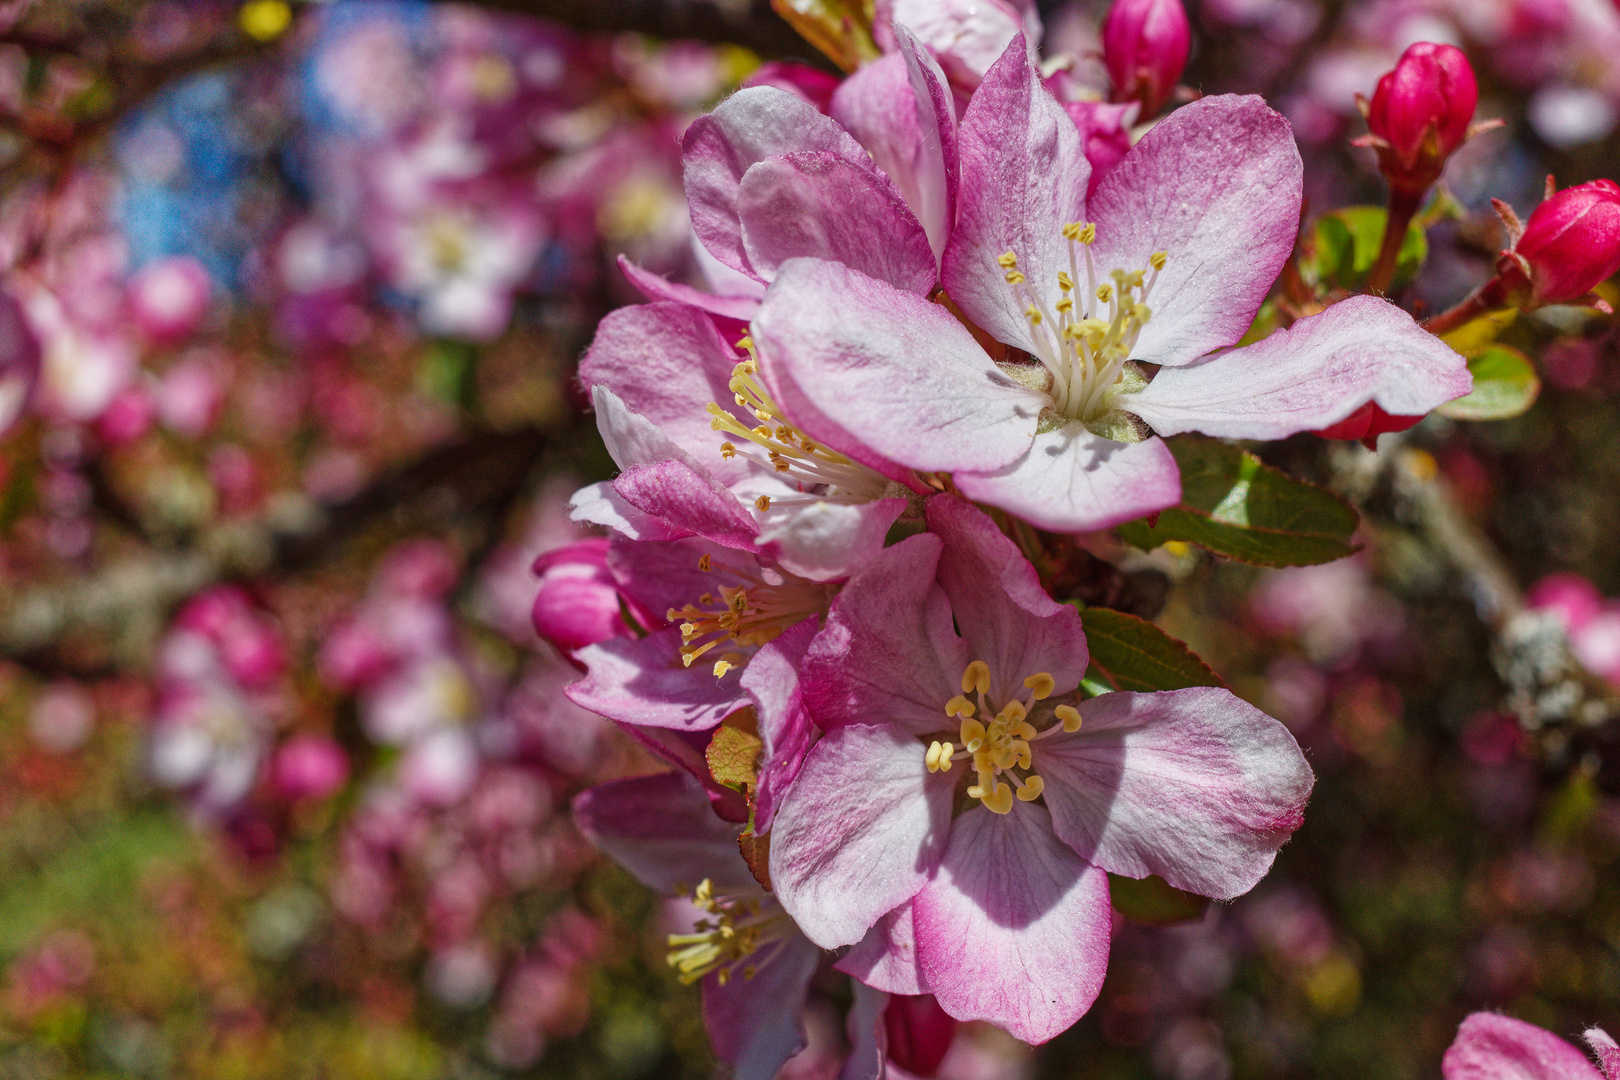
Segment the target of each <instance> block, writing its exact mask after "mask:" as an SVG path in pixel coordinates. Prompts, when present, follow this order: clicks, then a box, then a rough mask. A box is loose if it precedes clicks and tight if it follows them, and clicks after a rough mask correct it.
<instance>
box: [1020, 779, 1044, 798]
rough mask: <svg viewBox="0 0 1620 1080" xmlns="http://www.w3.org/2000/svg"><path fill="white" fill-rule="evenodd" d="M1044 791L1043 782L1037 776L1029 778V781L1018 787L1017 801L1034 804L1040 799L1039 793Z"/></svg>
mask: <svg viewBox="0 0 1620 1080" xmlns="http://www.w3.org/2000/svg"><path fill="white" fill-rule="evenodd" d="M1045 790H1046V781H1045V780H1042V779H1041V778H1040V777H1038V776H1030V778H1029V779H1027V780H1025V781H1024V782H1023V783H1022V784H1019V785H1018V799H1019V801H1020V802H1034V801H1035V800H1036V799H1038V798H1040V797H1041V792H1042V791H1045Z"/></svg>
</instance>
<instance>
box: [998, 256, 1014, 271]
mask: <svg viewBox="0 0 1620 1080" xmlns="http://www.w3.org/2000/svg"><path fill="white" fill-rule="evenodd" d="M996 262H997V263H999V264H1000V266H1001V268H1002V269H1003V270H1011V269H1012V268H1013V267H1015V266H1017V265H1018V256H1017V255H1014V254H1013V253H1012V252H1010V251H1007V252H1003V253H1002V254H1000V255H997V256H996Z"/></svg>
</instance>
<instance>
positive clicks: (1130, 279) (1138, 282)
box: [1125, 270, 1147, 289]
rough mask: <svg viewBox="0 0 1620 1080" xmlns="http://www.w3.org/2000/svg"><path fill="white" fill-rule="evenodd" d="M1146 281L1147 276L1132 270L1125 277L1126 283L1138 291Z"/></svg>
mask: <svg viewBox="0 0 1620 1080" xmlns="http://www.w3.org/2000/svg"><path fill="white" fill-rule="evenodd" d="M1146 279H1147V275H1146V274H1144V273H1142V271H1140V270H1132V271H1131V272H1130V273H1129V274H1126V275H1125V281H1126V283H1127V284H1128V285H1130V287H1131V288H1133V289H1140V288H1141V287H1142V283H1143V282H1144V281H1145V280H1146Z"/></svg>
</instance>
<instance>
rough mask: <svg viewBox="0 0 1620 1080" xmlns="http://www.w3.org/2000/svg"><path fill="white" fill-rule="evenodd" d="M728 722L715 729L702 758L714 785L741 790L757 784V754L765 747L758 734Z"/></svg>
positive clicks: (728, 718)
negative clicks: (707, 765) (705, 761)
mask: <svg viewBox="0 0 1620 1080" xmlns="http://www.w3.org/2000/svg"><path fill="white" fill-rule="evenodd" d="M726 719H727V721H728V723H724V724H721V725H720V726H719V727H717V728H715V729H714V736H713V737H712V738H711V739H710V740H709V749H708V751H707V752H706V753H705V755H704V757H705V758H706V759H707V761H708V763H709V775H710V776H713V777H714V779H715V782H716V783H719V784H724V785H725V786H726V787H729V788H736V789H737V790H738V791H743V790H745V789H747V788H751V787H753V786H755V785H756V784H757V783H758V782H759V752H760V750H762V749H763V748H764V746H765V744H764V742H762V741H761V740H760V737H759V736H758V735H755V734H754V733H753V732H751V731H744V730H743V729H742V728H739V727H733V726H732V725H731V724H730V723H729V720H730V719H731V718H730V717H727V718H726Z"/></svg>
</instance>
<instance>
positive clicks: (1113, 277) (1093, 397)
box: [996, 221, 1167, 421]
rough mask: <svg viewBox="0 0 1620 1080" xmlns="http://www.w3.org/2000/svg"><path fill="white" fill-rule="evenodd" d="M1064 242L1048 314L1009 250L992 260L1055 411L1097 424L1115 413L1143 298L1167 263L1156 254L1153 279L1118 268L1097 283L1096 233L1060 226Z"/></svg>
mask: <svg viewBox="0 0 1620 1080" xmlns="http://www.w3.org/2000/svg"><path fill="white" fill-rule="evenodd" d="M1063 238H1064V239H1065V240H1067V241H1068V243H1069V269H1068V270H1066V271H1065V270H1059V271H1058V275H1057V285H1058V294H1059V299H1058V301H1057V303H1056V304H1055V305H1053V306H1052V307H1051V308H1049V307H1047V305H1046V300H1045V298H1044V297H1043V296H1042V295H1041V292H1040V290H1038V289H1036V288H1033V287H1032V286H1031V285H1030V283H1029V282H1028V281H1027V280H1026V279H1025V277H1024V274H1023V271H1021V270H1019V269H1018V256H1017V254H1016V253H1014V252H1011V251H1009V252H1007V253H1006V254H1004V255H1002V256H1001V257H1000V258H998V259H997V260H996V261H997V262H998V263H999V264H1000V265H1001V268H1002V270H1004V271H1005V272H1006V273H1005V277H1006V279H1007V284H1009V285H1011V286H1012V287H1013V291H1014V292H1015V293H1016V294H1017V295H1018V297H1019V299H1021V300H1023V301H1024V318H1026V319H1028V320H1029V329H1030V338H1031V340H1032V341H1033V342H1034V345H1035V358H1036V359H1037V360H1039V361H1040V362H1041V364H1042V366H1044V367H1045V368H1046V370H1047V371H1048V372H1050V373H1051V375H1052V388H1051V391H1050V393H1051V395H1052V408H1053V409H1054V410H1056V411H1057V412H1059V413H1061V414H1062V415H1064V416H1067V417H1069V418H1071V419H1074V420H1081V421H1086V420H1095V419H1096V418H1097V417H1099V416H1101V415H1102V414H1103V413H1105V412H1107V411H1108V410H1109V409H1110V408H1111V407H1112V405H1111V402H1110V400H1109V399H1110V397H1111V396H1112V391H1113V389H1114V387H1115V385H1116V384H1118V383H1119V381H1120V378H1121V376H1122V375H1123V374H1124V372H1125V363H1126V361H1128V360H1129V359H1130V358H1131V350H1132V349H1134V348H1136V339H1137V338H1138V337H1139V336H1140V335H1141V333H1142V327H1144V326H1146V325H1147V321H1148V319H1149V318H1151V317H1152V315H1153V312H1152V310H1151V309H1150V308H1149V307H1148V305H1147V299H1148V294H1150V293H1151V292H1152V291H1153V283H1154V282H1155V281H1157V280H1158V279H1159V271H1160V270H1162V269H1164V264H1165V260H1166V258H1167V256H1166V255H1165V253H1164V252H1162V251H1156V252H1154V253H1153V254H1152V255H1151V256H1150V257H1149V258H1148V265H1149V266H1150V267H1151V268H1152V274H1151V276H1149V275H1148V274H1147V273H1146V272H1144V271H1142V270H1132V271H1129V272H1127V271H1125V270H1119V269H1116V270H1113V271H1111V272H1110V273H1109V275H1108V280H1107V281H1103V282H1101V283H1100V284H1099V283H1098V280H1097V268H1096V265H1095V264H1094V263H1093V261H1092V258H1091V245H1092V243H1093V242H1094V241H1095V240H1096V239H1097V226H1095V225H1091V224H1086V225H1082V224H1081V223H1080V222H1078V221H1072V222H1070V223H1069V224H1067V225H1065V226H1063ZM1082 252H1083V253H1084V262H1085V264H1086V265H1085V277H1084V279H1083V280H1084V287H1083V288H1082V287H1081V281H1082V278H1081V274H1080V263H1081V261H1082V255H1081V253H1082Z"/></svg>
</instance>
